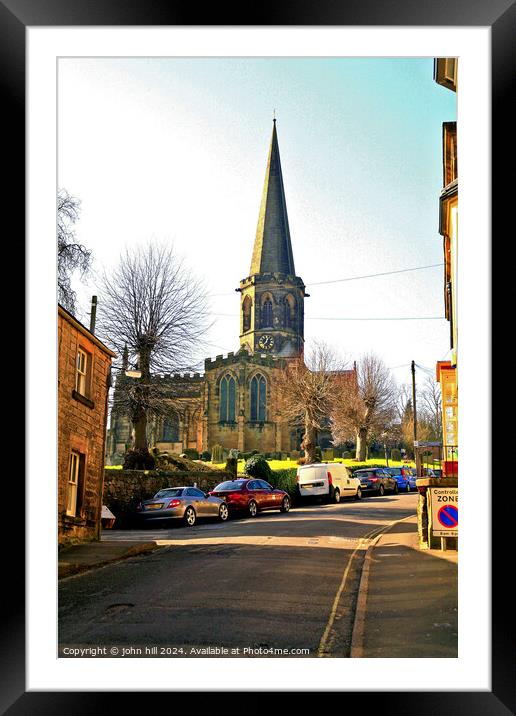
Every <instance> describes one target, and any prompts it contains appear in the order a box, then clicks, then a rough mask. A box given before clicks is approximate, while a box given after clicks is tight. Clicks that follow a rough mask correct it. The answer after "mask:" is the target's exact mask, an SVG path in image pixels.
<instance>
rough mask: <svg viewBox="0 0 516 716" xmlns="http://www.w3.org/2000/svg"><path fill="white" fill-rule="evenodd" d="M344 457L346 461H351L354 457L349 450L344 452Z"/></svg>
mask: <svg viewBox="0 0 516 716" xmlns="http://www.w3.org/2000/svg"><path fill="white" fill-rule="evenodd" d="M342 457H343V459H344V460H351V458H352V457H353V455H352V454H351V453H350V451H349V450H344V452H343V453H342Z"/></svg>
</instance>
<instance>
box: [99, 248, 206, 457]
mask: <svg viewBox="0 0 516 716" xmlns="http://www.w3.org/2000/svg"><path fill="white" fill-rule="evenodd" d="M208 327H209V326H208V321H207V300H206V291H205V289H204V287H203V285H202V283H201V282H200V281H198V280H196V279H195V278H194V277H193V276H192V273H191V271H190V270H189V269H188V268H187V267H186V266H185V265H184V262H183V260H182V259H180V258H178V257H177V256H176V255H175V253H174V251H173V249H172V248H171V247H165V246H162V245H159V244H156V243H150V244H148V245H147V246H145V247H139V248H137V249H136V250H135V251H133V252H130V251H128V250H126V251H125V253H124V254H123V255H122V256H121V257H120V262H119V264H118V266H117V268H116V269H115V270H114V271H113V272H111V273H109V274H106V273H104V276H103V278H102V291H101V300H100V301H99V318H98V329H99V333H100V334H102V335H103V337H104V340H105V341H106V342H107V343H109V344H111V345H113V347H114V348H115V350H117V351H118V352H119V354H121V353H124V356H125V358H124V360H125V362H126V363H129V362H130V363H131V364H132V365H134V364H135V363H136V364H137V367H138V369H139V371H140V372H141V377H140V378H136V379H135V378H126V377H125V375H122V376H121V377H120V378H119V381H120V382H119V386H118V387H119V390H117V391H115V393H116V396H117V398H116V404H115V405H114V406H113V407H114V409H115V410H119V411H122V410H125V411H127V413H128V414H129V417H130V419H131V422H132V423H133V425H134V431H135V445H134V446H135V448H137V449H142V450H147V449H148V436H147V424H148V421H149V419H150V418H152V417H159V416H163V415H166V414H167V413H169V412H170V408H171V405H172V404H173V402H174V399H176V398H178V397H179V395H177V396H176V395H174V387H173V385H171V383H170V382H169V381H166V380H163V379H162V378H161V376H162V375H163V374H168V373H184V372H187V371H188V372H189V371H191V370H192V369H193V368H192V366H193V365H194V363H195V358H196V355H197V352H198V348H199V345H198V341H199V339H200V338H201V337H202V335H203V334H204V333H205V331H206V330H207V328H208ZM178 389H179V385H178Z"/></svg>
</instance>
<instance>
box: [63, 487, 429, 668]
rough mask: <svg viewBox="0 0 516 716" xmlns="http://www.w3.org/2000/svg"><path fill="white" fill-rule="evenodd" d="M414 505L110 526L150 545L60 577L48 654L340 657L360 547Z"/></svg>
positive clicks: (350, 505) (401, 501)
mask: <svg viewBox="0 0 516 716" xmlns="http://www.w3.org/2000/svg"><path fill="white" fill-rule="evenodd" d="M416 504H417V498H416V495H415V494H413V493H412V494H400V495H386V496H384V497H367V498H364V499H363V500H361V501H344V502H342V503H341V504H339V505H310V506H303V507H299V508H296V509H293V510H291V511H290V513H288V514H286V515H284V514H280V513H279V512H267V513H263V514H260V515H258V517H257V518H255V519H250V518H244V519H234V520H233V519H232V520H230V521H229V522H227V523H224V524H223V523H219V522H215V523H213V522H204V523H198V524H197V525H196V526H195V527H193V528H187V527H182V526H177V527H176V526H174V527H171V528H158V529H145V530H131V531H127V530H124V531H118V532H114V531H110V532H109V533H108V535H107V536H109V539H110V540H111V539H117V538H118V539H123V540H128V539H134V540H135V541H136V540H137V541H141V540H158V542H159V543H160V545H162V547H161V548H160V549H159V550H157V551H156V552H154V553H152V554H150V555H146V556H145V555H144V556H140V557H134V558H131V559H127V560H124V561H123V562H119V563H116V564H111V565H108V566H105V567H102V568H100V569H96V570H93V571H91V572H87V573H85V574H81V575H77V576H74V577H70V578H67V579H63V580H60V582H59V622H58V629H59V644H60V650H59V651H60V655H62V656H66V655H67V653H66V651H65V650H66V649H69V648H88V647H95V648H98V647H100V646H102V647H105V648H106V650H105V652H101V653H91V654H85V655H91V656H108V657H112V656H122V655H125V656H135V657H138V658H141V657H142V656H143V657H145V656H148V657H153V658H156V657H159V656H164V657H174V656H177V657H187V656H194V657H200V656H208V657H213V656H228V657H235V656H261V657H263V656H283V657H285V656H288V657H292V656H299V657H301V658H302V657H316V656H338V657H345V656H349V649H350V643H351V632H352V628H353V619H354V611H355V605H356V597H357V591H358V583H359V579H360V574H361V568H362V562H363V558H364V554H365V549H366V548H367V545H368V543H369V540H370V539H371V538H372V537H374V536H375V535H376V534H377V533H378V531H379V530H382V529H384V528H386V527H387V526H389V525H391V524H392V523H393V522H395V521H397V520H400V519H403V518H405V517H408V516H409V515H413V514H414V513H415V510H416ZM124 649H125V650H126V651H125V652H123V651H122V650H124ZM116 650H118V651H116ZM272 650H275V651H272Z"/></svg>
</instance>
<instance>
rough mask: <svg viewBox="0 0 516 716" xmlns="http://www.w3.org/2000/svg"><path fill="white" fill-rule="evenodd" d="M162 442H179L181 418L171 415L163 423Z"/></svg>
mask: <svg viewBox="0 0 516 716" xmlns="http://www.w3.org/2000/svg"><path fill="white" fill-rule="evenodd" d="M162 441H163V442H164V443H178V442H179V418H178V416H177V415H171V416H169V417H168V418H165V420H164V421H163V434H162Z"/></svg>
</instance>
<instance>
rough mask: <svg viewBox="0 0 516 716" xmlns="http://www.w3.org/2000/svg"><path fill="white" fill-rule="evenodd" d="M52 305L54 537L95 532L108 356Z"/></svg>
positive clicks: (67, 538)
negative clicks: (54, 327) (55, 402)
mask: <svg viewBox="0 0 516 716" xmlns="http://www.w3.org/2000/svg"><path fill="white" fill-rule="evenodd" d="M112 358H116V354H115V353H113V352H112V351H110V350H109V348H106V346H105V345H104V344H103V343H101V341H99V339H98V338H96V336H94V335H93V333H91V332H90V331H89V330H88V329H87V328H85V327H84V326H83V325H82V323H80V322H79V321H78V320H77V319H76V318H74V316H72V315H71V314H70V313H68V311H66V310H65V309H64V308H62V307H61V306H58V539H59V543H64V542H68V541H70V540H72V539H95V538H98V536H99V533H100V532H99V531H100V516H101V509H102V486H103V475H104V446H105V441H106V423H107V395H108V390H109V380H110V369H111V360H112Z"/></svg>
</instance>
